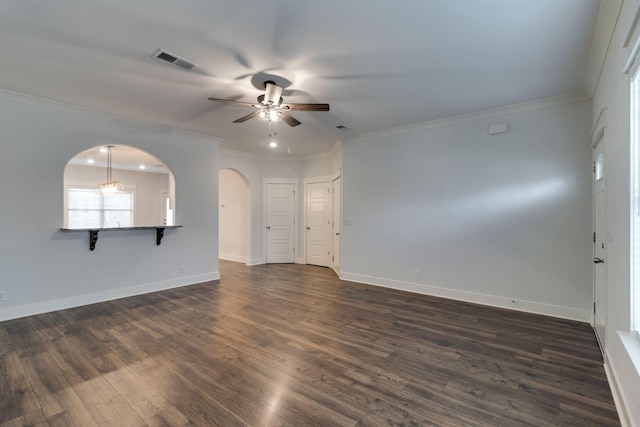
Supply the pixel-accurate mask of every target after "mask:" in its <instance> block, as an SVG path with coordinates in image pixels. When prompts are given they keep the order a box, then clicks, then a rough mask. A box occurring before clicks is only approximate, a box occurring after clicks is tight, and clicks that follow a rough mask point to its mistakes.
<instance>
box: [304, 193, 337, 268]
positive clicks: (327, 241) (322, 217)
mask: <svg viewBox="0 0 640 427" xmlns="http://www.w3.org/2000/svg"><path fill="white" fill-rule="evenodd" d="M305 190H306V191H305V193H306V196H307V197H306V199H307V200H306V212H307V215H306V242H307V252H306V254H307V264H312V265H319V266H321V267H329V249H330V248H331V216H332V212H331V199H330V198H329V196H330V195H331V187H330V185H329V183H328V182H313V183H308V184H307V187H306V189H305Z"/></svg>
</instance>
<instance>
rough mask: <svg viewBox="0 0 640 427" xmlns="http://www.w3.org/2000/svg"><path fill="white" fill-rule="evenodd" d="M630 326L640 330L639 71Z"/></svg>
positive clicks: (634, 93)
mask: <svg viewBox="0 0 640 427" xmlns="http://www.w3.org/2000/svg"><path fill="white" fill-rule="evenodd" d="M630 95H631V96H630V98H631V106H630V107H631V108H630V112H631V117H630V123H631V138H630V139H631V173H630V176H631V185H630V188H631V203H630V205H631V209H630V211H631V212H630V214H631V221H630V222H631V224H630V226H631V236H630V237H631V238H630V240H631V248H630V249H631V276H630V277H631V284H630V285H631V286H630V288H631V322H632V323H631V328H632V329H633V330H636V331H639V330H640V72H639V70H638V67H637V66H636V67H635V70H634V71H633V72H632V74H631V94H630Z"/></svg>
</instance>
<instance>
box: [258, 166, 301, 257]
mask: <svg viewBox="0 0 640 427" xmlns="http://www.w3.org/2000/svg"><path fill="white" fill-rule="evenodd" d="M269 184H293V253H294V257H293V260H294V262H296V263H299V262H298V258H297V257H298V252H297V251H296V248H297V247H298V227H299V225H298V222H299V221H298V204H299V202H298V194H299V193H298V179H297V178H262V251H263V252H262V253H263V254H264V264H267V261H268V260H267V186H268V185H269Z"/></svg>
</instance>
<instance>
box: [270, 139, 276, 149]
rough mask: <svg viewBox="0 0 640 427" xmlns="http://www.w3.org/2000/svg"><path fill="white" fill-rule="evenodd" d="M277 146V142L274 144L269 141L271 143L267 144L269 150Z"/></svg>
mask: <svg viewBox="0 0 640 427" xmlns="http://www.w3.org/2000/svg"><path fill="white" fill-rule="evenodd" d="M277 146H278V143H277V142H275V141H271V142H270V143H269V147H271V148H276V147H277Z"/></svg>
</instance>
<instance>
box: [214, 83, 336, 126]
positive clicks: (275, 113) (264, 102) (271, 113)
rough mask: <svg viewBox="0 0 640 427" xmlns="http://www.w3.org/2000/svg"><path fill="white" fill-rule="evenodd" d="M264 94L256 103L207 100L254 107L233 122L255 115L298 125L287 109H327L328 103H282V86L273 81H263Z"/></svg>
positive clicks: (240, 121) (218, 99)
mask: <svg viewBox="0 0 640 427" xmlns="http://www.w3.org/2000/svg"><path fill="white" fill-rule="evenodd" d="M264 88H265V92H264V95H260V96H258V103H257V104H252V103H250V102H242V101H234V100H232V99H220V98H209V101H216V102H226V103H228V104H234V105H240V106H243V107H254V108H256V111H254V112H252V113H249V114H247V115H246V116H243V117H240V118H239V119H237V120H234V121H233V123H242V122H246V121H247V120H249V119H252V118H254V117H257V118H258V119H259V120H262V121H265V122H277V121H280V120H282V121H283V122H285V123H286V124H288V125H289V126H291V127H293V126H298V125H299V124H301V122H300V121H299V120H298V119H296V118H295V117H293V116H292V115H291V114H289V111H329V104H291V103H288V104H283V103H282V101H283V99H282V96H281V95H282V87H281V86H278V85H277V84H276V83H275V82H273V81H270V80H269V81H266V82H264Z"/></svg>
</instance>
